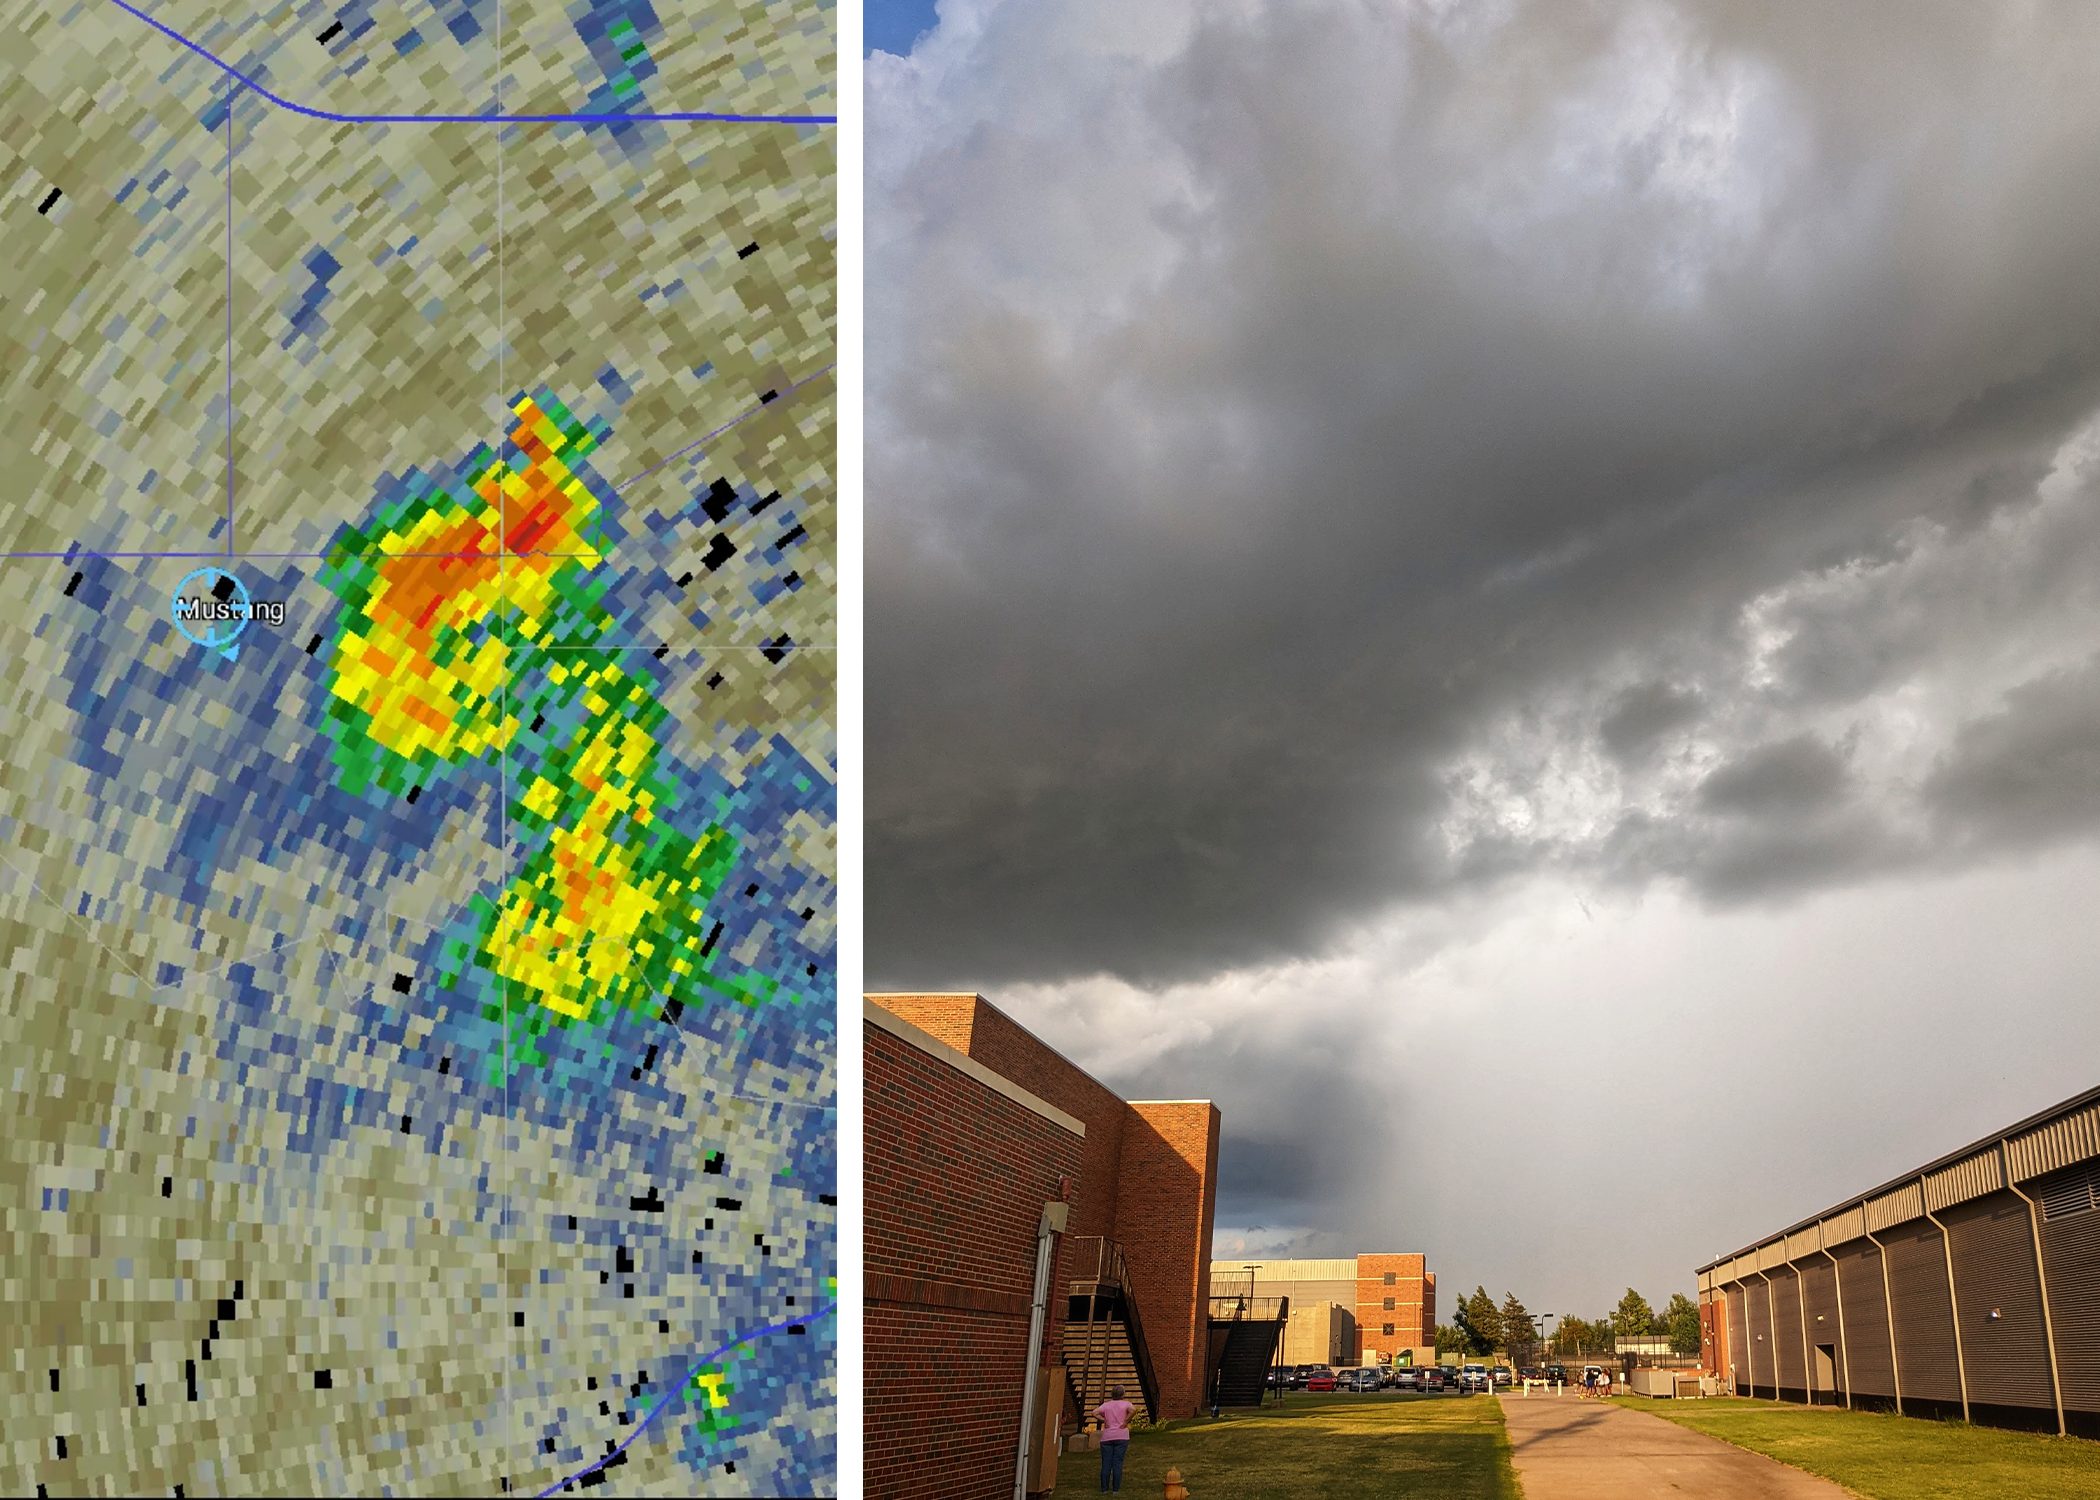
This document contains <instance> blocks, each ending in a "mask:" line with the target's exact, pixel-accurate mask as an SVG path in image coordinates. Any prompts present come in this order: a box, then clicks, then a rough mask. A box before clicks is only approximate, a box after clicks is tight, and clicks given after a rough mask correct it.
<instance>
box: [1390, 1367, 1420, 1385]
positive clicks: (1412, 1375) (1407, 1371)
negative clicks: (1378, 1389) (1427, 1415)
mask: <svg viewBox="0 0 2100 1500" xmlns="http://www.w3.org/2000/svg"><path fill="white" fill-rule="evenodd" d="M1393 1388H1394V1389H1395V1390H1401V1391H1419V1390H1421V1389H1422V1372H1421V1371H1420V1370H1418V1369H1416V1368H1415V1367H1414V1366H1413V1365H1398V1366H1395V1367H1394V1369H1393Z"/></svg>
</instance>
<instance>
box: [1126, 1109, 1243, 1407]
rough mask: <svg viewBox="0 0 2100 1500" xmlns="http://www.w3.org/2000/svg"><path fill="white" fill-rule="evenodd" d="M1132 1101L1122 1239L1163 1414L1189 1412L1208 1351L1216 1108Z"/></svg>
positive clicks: (1199, 1391) (1198, 1400)
mask: <svg viewBox="0 0 2100 1500" xmlns="http://www.w3.org/2000/svg"><path fill="white" fill-rule="evenodd" d="M1128 1109H1129V1114H1128V1117H1127V1118H1126V1120H1125V1121H1124V1125H1123V1158H1122V1172H1121V1179H1122V1180H1121V1185H1120V1187H1119V1189H1118V1197H1119V1201H1120V1203H1121V1213H1120V1214H1119V1216H1118V1218H1117V1221H1116V1238H1117V1239H1119V1240H1121V1241H1122V1242H1123V1254H1124V1258H1125V1259H1126V1260H1127V1261H1128V1263H1129V1266H1130V1283H1131V1287H1132V1289H1133V1290H1134V1291H1135V1292H1136V1293H1137V1301H1138V1307H1139V1309H1140V1312H1141V1314H1142V1316H1143V1318H1144V1321H1145V1341H1146V1343H1147V1344H1148V1345H1149V1346H1150V1347H1151V1350H1152V1366H1153V1369H1154V1371H1155V1372H1156V1373H1157V1374H1158V1376H1159V1394H1160V1405H1161V1407H1162V1408H1163V1411H1162V1415H1164V1416H1168V1417H1186V1416H1192V1415H1194V1414H1195V1413H1196V1412H1197V1410H1198V1409H1199V1408H1200V1407H1201V1405H1202V1401H1203V1376H1204V1369H1203V1366H1204V1363H1205V1360H1206V1359H1207V1357H1208V1354H1209V1342H1210V1247H1211V1246H1210V1242H1211V1228H1212V1224H1213V1222H1214V1220H1215V1219H1216V1216H1217V1207H1218V1135H1219V1119H1220V1117H1219V1114H1218V1111H1217V1107H1216V1106H1215V1105H1213V1104H1211V1103H1210V1102H1209V1101H1208V1100H1193V1101H1183V1100H1176V1101H1169V1102H1158V1101H1132V1103H1131V1104H1130V1105H1129V1106H1128Z"/></svg>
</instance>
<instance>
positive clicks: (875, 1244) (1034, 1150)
mask: <svg viewBox="0 0 2100 1500" xmlns="http://www.w3.org/2000/svg"><path fill="white" fill-rule="evenodd" d="M914 1024H918V1023H917V1022H914ZM922 1029H927V1030H930V1029H931V1028H922ZM862 1031H863V1037H864V1052H863V1056H864V1059H865V1076H866V1104H865V1131H866V1135H865V1148H864V1149H865V1165H864V1174H865V1183H866V1195H865V1202H866V1209H865V1236H866V1240H865V1243H866V1252H865V1260H864V1263H863V1271H864V1275H865V1281H866V1293H867V1313H866V1317H865V1320H864V1323H863V1350H864V1359H865V1366H866V1378H865V1386H864V1390H865V1407H864V1411H865V1416H864V1419H863V1420H864V1441H863V1445H862V1458H861V1465H862V1475H863V1483H864V1486H865V1491H866V1493H867V1495H868V1496H869V1497H870V1500H906V1497H921V1496H924V1497H928V1500H932V1497H947V1496H961V1495H997V1494H1001V1493H1005V1492H1007V1491H1009V1490H1010V1489H1011V1488H1012V1483H1013V1463H1014V1448H1015V1443H1016V1441H1017V1439H1018V1437H1019V1434H1020V1422H1021V1391H1022V1385H1023V1381H1024V1380H1025V1378H1026V1369H1025V1365H1026V1363H1027V1353H1028V1314H1029V1298H1030V1294H1031V1293H1032V1292H1033V1290H1034V1281H1035V1243H1036V1241H1035V1232H1036V1226H1037V1224H1038V1223H1039V1222H1040V1216H1041V1213H1042V1206H1043V1204H1044V1202H1045V1201H1047V1200H1049V1199H1052V1198H1055V1197H1056V1196H1057V1179H1058V1178H1059V1177H1060V1176H1066V1177H1073V1176H1076V1175H1077V1174H1078V1172H1079V1163H1080V1154H1081V1153H1080V1142H1079V1139H1078V1138H1077V1137H1076V1136H1074V1135H1072V1134H1071V1133H1070V1132H1069V1131H1067V1130H1065V1129H1063V1128H1062V1127H1060V1126H1058V1125H1056V1124H1053V1123H1052V1122H1051V1121H1049V1120H1046V1119H1044V1118H1043V1117H1042V1116H1041V1115H1039V1114H1036V1113H1035V1112H1034V1111H1032V1110H1030V1109H1027V1108H1026V1107H1024V1106H1022V1105H1020V1104H1018V1103H1016V1102H1014V1101H1013V1100H1011V1099H1008V1098H1007V1097H1005V1096H1004V1095H1003V1094H1000V1093H998V1092H997V1091H996V1090H993V1089H990V1088H987V1087H985V1086H984V1085H983V1084H981V1083H979V1082H977V1080H975V1079H973V1078H971V1077H969V1076H967V1075H966V1074H963V1073H961V1072H958V1071H957V1070H956V1069H954V1068H952V1067H949V1066H948V1065H947V1064H946V1063H944V1062H941V1061H939V1060H938V1059H936V1058H933V1057H930V1056H928V1055H927V1054H926V1053H924V1052H921V1051H920V1050H919V1049H918V1048H916V1047H913V1046H911V1045H910V1044H909V1043H907V1042H905V1041H903V1040H902V1039H900V1038H898V1037H895V1036H892V1035H891V1034H890V1033H888V1032H886V1031H884V1030H882V1029H881V1028H880V1027H877V1026H872V1025H870V1026H864V1027H863V1028H862ZM958 1050H960V1049H958ZM1016 1081H1017V1082H1018V1080H1016ZM1024 1087H1025V1085H1024ZM1058 1300H1060V1299H1056V1298H1053V1306H1054V1305H1055V1304H1056V1302H1057V1301H1058Z"/></svg>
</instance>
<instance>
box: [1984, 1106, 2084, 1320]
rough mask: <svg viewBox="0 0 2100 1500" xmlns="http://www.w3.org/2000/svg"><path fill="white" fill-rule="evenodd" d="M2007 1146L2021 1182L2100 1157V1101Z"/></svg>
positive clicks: (2016, 1176) (2016, 1177)
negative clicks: (2074, 1163)
mask: <svg viewBox="0 0 2100 1500" xmlns="http://www.w3.org/2000/svg"><path fill="white" fill-rule="evenodd" d="M2007 1145H2008V1149H2009V1151H2010V1152H2011V1155H2012V1169H2013V1177H2014V1179H2015V1180H2017V1181H2019V1182H2025V1181H2026V1180H2027V1179H2028V1178H2030V1177H2040V1176H2041V1175H2043V1174H2044V1173H2046V1172H2054V1171H2056V1170H2058V1169H2059V1168H2062V1167H2068V1166H2070V1165H2071V1164H2072V1163H2073V1162H2080V1161H2090V1160H2092V1159H2093V1158H2094V1157H2096V1156H2100V1104H2094V1105H2091V1106H2089V1107H2087V1108H2085V1109H2082V1110H2080V1111H2078V1113H2077V1114H2075V1115H2067V1116H2065V1117H2064V1118H2063V1119H2061V1120H2052V1121H2051V1122H2050V1123H2049V1124H2047V1125H2044V1126H2042V1127H2041V1128H2040V1129H2039V1130H2030V1131H2029V1132H2027V1134H2025V1135H2023V1136H2020V1137H2018V1138H2017V1139H2015V1140H2013V1141H2010V1142H2008V1143H2007ZM2062 1353H2063V1351H2062V1350H2058V1351H2057V1355H2058V1358H2061V1357H2062Z"/></svg>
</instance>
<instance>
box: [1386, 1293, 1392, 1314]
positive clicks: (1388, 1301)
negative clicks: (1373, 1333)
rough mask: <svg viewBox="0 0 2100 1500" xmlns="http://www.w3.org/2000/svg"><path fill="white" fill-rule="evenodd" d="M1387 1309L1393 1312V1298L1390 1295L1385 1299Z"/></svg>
mask: <svg viewBox="0 0 2100 1500" xmlns="http://www.w3.org/2000/svg"><path fill="white" fill-rule="evenodd" d="M1385 1310H1386V1311H1387V1312H1391V1311H1392V1310H1393V1299H1392V1298H1390V1297H1388V1298H1386V1299H1385Z"/></svg>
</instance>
